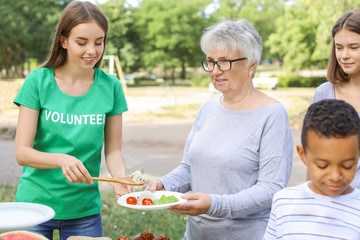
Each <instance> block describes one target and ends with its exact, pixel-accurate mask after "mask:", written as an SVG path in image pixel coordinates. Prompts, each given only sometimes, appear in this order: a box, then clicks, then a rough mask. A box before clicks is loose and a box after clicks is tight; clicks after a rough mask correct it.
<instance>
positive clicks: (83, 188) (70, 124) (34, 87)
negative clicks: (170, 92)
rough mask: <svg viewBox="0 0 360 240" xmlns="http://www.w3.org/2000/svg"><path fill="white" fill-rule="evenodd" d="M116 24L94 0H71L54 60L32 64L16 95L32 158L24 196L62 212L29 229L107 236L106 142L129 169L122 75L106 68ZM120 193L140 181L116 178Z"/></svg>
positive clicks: (112, 161) (21, 155)
mask: <svg viewBox="0 0 360 240" xmlns="http://www.w3.org/2000/svg"><path fill="white" fill-rule="evenodd" d="M107 30H108V24H107V20H106V18H105V16H104V15H103V13H102V12H101V11H100V10H99V9H98V8H97V7H96V6H95V5H93V4H91V3H89V2H82V1H74V2H71V3H70V4H69V5H68V6H67V7H66V8H65V9H64V11H63V14H62V16H61V18H60V20H59V22H58V25H57V30H56V33H55V36H54V40H53V44H52V48H51V51H50V55H49V58H48V60H47V61H46V62H45V63H44V64H43V66H42V67H41V68H39V69H36V70H34V71H33V72H31V73H30V74H29V75H28V76H27V78H26V80H25V82H24V85H23V86H22V88H21V90H20V91H19V93H18V95H17V97H16V98H15V100H14V103H15V104H17V105H18V106H20V110H19V118H18V126H17V133H16V141H15V144H16V159H17V162H18V163H19V164H20V165H22V166H24V169H23V175H22V177H21V179H20V183H19V187H18V190H17V194H16V201H18V202H33V203H39V204H44V205H47V206H49V207H51V208H53V209H54V210H55V217H54V219H52V220H50V221H48V222H45V223H42V224H40V225H38V226H35V227H32V228H29V229H28V230H31V231H35V232H38V233H40V234H43V235H44V236H46V237H47V238H49V239H52V233H53V230H54V229H59V232H60V239H61V240H62V239H67V238H68V237H69V236H72V235H83V236H90V237H100V236H102V227H101V216H100V208H101V199H100V192H99V186H98V183H97V182H93V181H92V178H91V177H92V176H99V174H100V162H101V151H102V147H103V142H104V152H105V161H106V164H107V167H108V169H109V172H110V174H111V175H112V177H121V176H125V168H124V163H123V157H122V151H121V139H122V113H123V112H125V111H127V104H126V100H125V97H124V93H123V91H122V86H121V84H120V82H119V80H118V79H117V78H116V77H114V76H112V75H110V74H107V73H105V72H103V71H102V70H100V69H99V66H100V64H101V61H102V58H103V55H104V50H105V44H106V36H107ZM114 191H115V194H116V196H117V197H120V196H121V195H124V194H127V193H129V192H131V191H133V189H132V188H131V187H127V186H125V185H120V184H115V185H114Z"/></svg>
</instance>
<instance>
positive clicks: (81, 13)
mask: <svg viewBox="0 0 360 240" xmlns="http://www.w3.org/2000/svg"><path fill="white" fill-rule="evenodd" d="M91 20H95V21H96V22H97V23H98V24H99V25H100V26H101V28H102V29H103V30H104V32H105V38H104V51H103V54H102V56H101V58H100V59H99V61H98V62H97V63H96V64H95V67H97V68H99V67H100V66H101V62H102V59H103V56H104V52H105V45H106V37H107V31H108V22H107V20H106V17H105V15H104V14H103V13H102V12H101V10H100V9H99V8H98V7H96V6H95V5H94V4H92V3H90V2H82V1H74V2H71V3H70V4H69V5H68V6H67V7H66V8H65V9H64V11H63V13H62V15H61V18H60V20H59V22H58V25H57V27H56V32H55V36H54V39H53V42H52V45H51V49H50V52H49V56H48V59H47V60H46V61H45V63H43V65H42V66H41V67H48V68H56V67H59V66H61V65H63V64H64V63H65V61H66V58H67V50H66V49H64V48H63V47H62V46H61V42H60V41H61V36H63V37H65V38H67V37H69V34H70V31H71V29H72V28H73V27H75V26H76V25H78V24H81V23H87V22H90V21H91Z"/></svg>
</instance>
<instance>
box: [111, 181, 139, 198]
mask: <svg viewBox="0 0 360 240" xmlns="http://www.w3.org/2000/svg"><path fill="white" fill-rule="evenodd" d="M132 192H135V188H134V187H133V186H130V185H124V184H120V183H114V193H115V196H116V199H119V197H121V196H122V195H125V194H128V193H132Z"/></svg>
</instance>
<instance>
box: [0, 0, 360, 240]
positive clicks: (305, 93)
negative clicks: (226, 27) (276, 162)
mask: <svg viewBox="0 0 360 240" xmlns="http://www.w3.org/2000/svg"><path fill="white" fill-rule="evenodd" d="M69 2H71V1H69V0H32V1H28V0H15V1H13V0H0V151H1V153H2V155H1V154H0V161H1V163H2V167H1V168H2V171H1V177H0V201H1V202H5V201H14V196H15V191H16V184H17V180H18V177H19V176H20V175H21V168H20V167H18V166H16V162H15V158H14V153H13V145H14V135H15V132H16V119H17V113H18V109H17V107H16V106H15V105H14V104H13V103H12V100H13V99H14V97H15V96H16V94H17V91H18V90H19V89H20V87H21V85H22V84H23V81H24V79H25V77H26V75H27V74H28V73H29V72H30V71H32V70H34V69H35V68H37V67H39V66H40V64H41V63H42V62H43V61H45V59H46V57H47V54H48V50H49V48H50V45H51V40H52V35H53V34H54V31H55V27H56V23H57V21H58V19H59V17H60V15H61V12H62V10H63V8H64V7H65V6H66V5H67V4H68V3H69ZM91 2H93V3H94V4H97V5H98V6H99V8H100V9H101V10H102V11H103V12H104V14H105V15H106V16H107V18H108V21H109V32H108V39H107V46H106V51H105V55H106V56H115V58H117V59H119V63H120V68H119V67H115V68H114V69H110V68H111V64H110V61H109V59H110V58H106V59H105V60H104V62H103V65H102V69H104V70H105V71H110V70H111V71H112V72H113V74H115V75H116V76H117V77H118V78H119V79H122V82H123V84H124V89H125V94H126V98H127V101H128V105H129V112H127V113H125V114H124V136H123V142H124V143H123V148H124V149H123V151H124V157H125V161H126V163H125V164H126V165H127V167H128V170H129V172H132V171H134V170H137V169H140V168H144V169H145V171H147V172H145V174H147V175H148V176H149V178H150V179H153V178H156V177H159V176H161V175H163V174H165V173H166V172H167V171H168V170H171V169H172V168H173V167H175V166H176V165H177V164H178V163H179V162H180V160H181V156H182V148H183V146H184V144H185V140H186V136H187V134H188V132H189V131H190V129H191V125H192V121H193V119H194V117H195V116H196V113H197V110H198V109H199V107H200V106H201V104H202V103H203V102H205V101H206V100H208V99H209V98H212V97H214V95H216V92H212V91H210V90H209V87H208V84H209V83H210V79H209V77H208V75H207V74H206V73H205V72H204V71H203V70H202V68H201V64H200V61H202V60H204V58H205V56H204V54H203V53H202V51H201V49H200V44H199V39H200V37H201V35H202V32H203V29H204V28H206V27H207V26H209V25H211V24H212V23H215V22H217V21H219V20H220V19H222V18H223V17H225V18H246V19H248V20H249V21H251V22H252V23H253V24H254V26H255V28H256V29H257V30H258V31H259V33H260V35H261V36H262V38H263V45H264V50H263V55H262V63H261V65H260V66H259V67H258V70H257V74H256V76H255V77H256V78H276V79H277V88H276V89H272V90H270V89H268V87H267V86H266V85H264V86H259V87H260V88H263V89H262V90H263V91H265V92H266V93H267V94H269V95H270V96H272V97H274V98H276V99H277V100H278V101H279V102H281V103H282V104H283V105H284V106H285V108H286V109H287V111H288V114H289V121H290V123H291V126H292V130H293V136H294V142H297V143H299V140H300V139H299V131H300V129H301V122H302V119H303V116H304V113H305V111H306V108H307V107H308V106H309V104H310V103H311V101H312V96H313V93H314V90H315V87H317V86H318V85H320V84H321V83H322V82H324V81H326V66H327V62H328V58H329V55H330V49H331V44H332V36H331V29H332V26H333V24H334V23H335V21H336V20H337V19H338V18H339V17H340V16H341V15H342V14H343V13H344V12H345V11H347V10H350V9H359V8H360V3H359V1H358V0H317V1H311V0H289V1H282V0H196V1H192V0H167V1H166V0H139V1H136V0H132V1H124V0H99V1H96V0H93V1H91ZM134 73H135V75H134ZM129 74H132V75H129ZM129 76H133V77H129ZM134 76H137V78H134ZM154 76H155V77H154ZM125 83H126V84H125ZM7 152H9V153H7ZM7 154H8V155H7ZM293 167H294V169H293V172H292V179H291V180H290V183H289V185H295V184H298V183H299V181H300V182H301V181H303V176H304V167H303V166H301V163H299V161H298V158H297V156H296V152H294V162H293ZM19 170H20V171H19ZM102 173H103V174H104V175H106V174H107V172H106V168H104V169H103V171H102ZM293 176H297V178H295V177H293ZM9 179H11V180H9ZM101 190H102V199H103V209H102V215H103V227H104V235H105V236H108V237H111V238H112V239H116V238H117V237H119V236H122V235H127V236H130V237H134V236H135V235H136V234H138V233H140V232H142V231H144V230H151V231H152V232H153V233H154V234H156V235H168V236H169V237H170V238H171V239H175V240H180V239H182V236H183V232H184V229H185V224H186V218H185V216H181V215H176V214H172V213H171V212H169V211H136V210H128V209H124V208H122V207H120V206H119V205H117V204H116V202H115V199H114V196H113V194H112V190H111V184H101ZM138 190H141V188H139V189H138ZM55 239H57V236H55Z"/></svg>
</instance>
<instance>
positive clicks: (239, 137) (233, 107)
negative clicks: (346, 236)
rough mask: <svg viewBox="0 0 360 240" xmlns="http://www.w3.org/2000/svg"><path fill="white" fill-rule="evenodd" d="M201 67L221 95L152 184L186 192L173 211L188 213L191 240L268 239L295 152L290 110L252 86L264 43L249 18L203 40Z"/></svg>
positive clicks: (223, 25)
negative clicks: (175, 161)
mask: <svg viewBox="0 0 360 240" xmlns="http://www.w3.org/2000/svg"><path fill="white" fill-rule="evenodd" d="M201 48H202V50H203V52H204V53H205V54H206V60H205V61H203V62H202V66H203V68H204V70H205V71H206V72H209V76H210V78H211V81H212V83H213V85H214V86H215V88H216V89H217V90H219V91H220V92H221V93H222V95H221V96H219V97H218V98H215V99H212V100H209V101H208V102H206V103H205V104H203V106H202V107H201V108H200V110H199V113H198V115H197V117H196V119H195V122H194V125H193V128H192V130H191V132H190V135H189V136H188V139H187V141H186V146H185V149H184V158H183V160H182V162H181V164H180V165H179V166H178V167H177V168H175V169H174V170H173V171H172V172H171V173H169V174H167V175H165V176H164V177H162V178H160V179H159V180H155V181H153V182H151V183H150V184H149V185H148V186H147V188H146V189H147V190H150V191H155V190H161V189H166V190H168V191H178V192H183V193H185V192H188V191H191V192H192V193H188V194H185V195H184V198H185V199H188V200H189V202H187V203H183V204H179V205H176V206H173V207H172V208H171V209H170V210H172V211H173V212H176V213H180V214H187V215H189V216H188V221H187V226H186V232H185V239H188V240H195V239H199V240H203V239H207V240H211V239H214V240H215V239H216V240H218V239H246V240H252V239H254V240H255V239H256V240H258V239H262V236H263V235H264V232H265V229H266V225H267V221H268V218H269V213H270V208H271V202H272V197H273V195H274V194H275V193H276V192H277V191H279V190H280V189H282V188H284V187H285V186H286V185H287V182H288V179H289V176H290V172H291V163H292V156H293V143H292V135H291V130H290V126H289V120H288V116H287V112H286V110H285V109H284V107H283V106H282V105H281V104H280V103H279V102H277V101H276V100H274V99H273V98H271V97H269V96H267V95H265V94H264V93H262V92H261V91H259V90H257V89H255V88H254V86H253V83H252V78H253V76H254V74H255V70H256V67H257V65H258V64H259V62H260V58H261V50H262V42H261V37H260V35H259V34H258V32H257V31H256V30H255V29H254V28H253V26H252V25H251V24H250V23H249V22H248V21H246V20H243V19H242V20H225V21H223V22H221V23H218V24H215V25H213V26H211V27H209V28H208V29H206V31H205V33H204V34H203V36H202V38H201Z"/></svg>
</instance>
